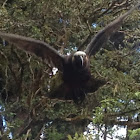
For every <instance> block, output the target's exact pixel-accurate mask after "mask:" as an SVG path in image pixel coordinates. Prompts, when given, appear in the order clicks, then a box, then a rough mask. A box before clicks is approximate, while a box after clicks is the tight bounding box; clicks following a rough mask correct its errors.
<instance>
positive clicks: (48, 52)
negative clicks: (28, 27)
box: [0, 32, 64, 71]
mask: <svg viewBox="0 0 140 140" xmlns="http://www.w3.org/2000/svg"><path fill="white" fill-rule="evenodd" d="M0 38H3V39H4V40H6V41H8V42H9V43H11V44H14V45H15V46H17V47H18V48H21V49H23V50H25V51H28V52H30V53H32V54H35V55H36V56H38V57H41V58H42V59H43V60H46V61H47V62H48V64H50V65H51V66H54V67H57V68H58V69H59V70H60V71H62V70H63V59H64V57H63V56H62V55H60V54H59V53H58V52H57V51H56V50H55V49H53V48H52V47H51V46H50V45H48V44H47V43H45V42H43V41H39V40H35V39H32V38H28V37H23V36H19V35H15V34H9V33H2V32H0Z"/></svg>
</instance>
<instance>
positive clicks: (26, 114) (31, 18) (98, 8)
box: [0, 0, 140, 140]
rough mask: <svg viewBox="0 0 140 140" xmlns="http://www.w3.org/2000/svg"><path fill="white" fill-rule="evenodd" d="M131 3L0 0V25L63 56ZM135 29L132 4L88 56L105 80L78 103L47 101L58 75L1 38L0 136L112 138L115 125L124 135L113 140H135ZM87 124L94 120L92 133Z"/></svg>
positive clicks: (138, 134)
mask: <svg viewBox="0 0 140 140" xmlns="http://www.w3.org/2000/svg"><path fill="white" fill-rule="evenodd" d="M137 2H138V1H136V0H132V1H129V0H119V1H118V0H106V1H105V0H98V1H97V0H82V1H80V0H47V1H45V0H21V1H19V0H1V1H0V19H1V20H0V31H3V32H8V33H14V34H19V35H23V36H27V37H32V38H35V39H38V40H42V41H45V42H47V43H49V44H50V45H51V46H53V47H54V48H55V49H56V50H58V51H59V52H60V53H61V54H68V53H70V52H72V51H76V50H77V49H78V47H86V46H87V45H88V43H89V42H90V40H91V38H93V37H94V36H95V35H96V33H97V32H98V31H99V30H101V29H103V28H104V27H105V26H106V25H107V24H108V23H110V22H111V21H113V20H114V19H116V18H117V17H118V16H119V15H121V14H122V13H125V12H126V11H128V10H129V9H130V8H131V7H132V6H134V5H135V4H136V3H137ZM139 32H140V12H139V9H137V10H135V11H134V12H133V13H132V14H131V15H130V16H129V17H128V18H127V19H126V20H125V22H124V23H123V25H122V27H121V29H120V30H119V31H118V32H115V33H114V34H112V35H111V37H110V39H109V41H108V42H107V44H105V46H104V47H103V48H101V49H100V51H99V52H98V53H97V54H96V55H95V56H94V57H92V58H91V72H92V76H93V77H94V78H95V79H104V80H105V81H107V82H106V84H105V85H103V86H101V87H100V88H99V89H98V90H97V91H95V92H93V93H89V94H88V95H87V96H86V99H85V101H84V102H83V103H82V104H75V103H74V102H73V101H71V100H68V101H65V100H60V99H57V98H56V99H50V98H49V97H48V95H49V94H50V93H51V91H53V90H54V89H56V88H57V87H58V85H59V84H60V83H61V82H62V81H61V79H60V78H59V75H58V74H57V73H56V74H54V73H53V72H54V70H52V69H53V68H52V67H50V66H49V65H46V64H45V63H44V62H43V61H42V60H40V59H39V58H37V57H36V56H33V55H30V54H28V53H26V52H24V51H22V50H19V49H17V48H16V47H15V46H13V45H10V44H8V43H7V42H6V41H4V40H2V39H1V40H0V95H1V100H0V132H1V134H0V137H1V139H2V140H8V139H14V140H15V139H16V140H22V139H28V140H30V139H31V140H32V139H34V140H38V139H43V140H45V139H47V140H66V139H68V140H75V139H76V140H78V139H79V140H80V139H82V140H85V139H91V140H92V139H93V138H94V139H100V137H102V138H103V139H104V140H106V139H107V137H115V136H114V131H115V130H114V126H116V128H119V127H120V126H121V127H125V128H126V130H127V134H126V137H119V136H118V139H120V140H122V139H126V138H127V139H130V140H133V139H139V138H140V129H139V127H140V120H139V113H140V103H139V101H140V72H139V71H140V61H139V60H140V37H139ZM88 124H92V127H93V131H92V133H91V131H90V130H88V129H89V128H88V127H87V126H88ZM85 131H86V134H85V135H84V132H85ZM96 132H97V133H96ZM9 137H10V138H9Z"/></svg>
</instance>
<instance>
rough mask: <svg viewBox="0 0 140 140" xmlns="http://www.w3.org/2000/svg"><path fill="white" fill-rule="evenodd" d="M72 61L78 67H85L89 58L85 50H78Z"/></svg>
mask: <svg viewBox="0 0 140 140" xmlns="http://www.w3.org/2000/svg"><path fill="white" fill-rule="evenodd" d="M72 63H73V64H74V66H75V67H77V68H84V67H86V66H87V63H89V62H88V58H87V55H86V53H85V52H83V51H77V52H75V53H74V54H73V56H72Z"/></svg>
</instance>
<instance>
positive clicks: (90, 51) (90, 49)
mask: <svg viewBox="0 0 140 140" xmlns="http://www.w3.org/2000/svg"><path fill="white" fill-rule="evenodd" d="M138 6H140V3H138V4H137V5H135V6H134V7H133V8H131V9H130V10H129V11H128V12H126V13H125V14H123V15H122V16H120V17H118V18H117V19H116V20H114V21H113V22H111V23H110V24H108V25H107V26H106V27H105V28H104V29H103V30H101V31H99V32H98V33H97V34H96V36H95V37H94V38H93V39H92V40H91V42H90V43H89V44H88V46H87V48H86V50H85V52H86V54H87V55H88V56H89V57H90V56H91V55H95V54H96V53H97V52H98V51H99V50H100V48H101V47H102V46H103V45H104V44H105V43H106V42H107V40H108V38H109V37H110V36H111V34H112V33H113V32H116V31H117V30H118V29H119V27H120V26H121V25H122V23H123V20H124V19H125V18H126V17H127V16H128V15H129V14H131V13H132V11H134V10H135V9H136V8H137V7H138Z"/></svg>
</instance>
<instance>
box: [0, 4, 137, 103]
mask: <svg viewBox="0 0 140 140" xmlns="http://www.w3.org/2000/svg"><path fill="white" fill-rule="evenodd" d="M138 6H139V4H137V5H136V6H134V7H133V8H132V9H130V10H129V11H128V12H126V13H125V14H123V15H121V16H120V17H118V18H117V19H116V20H114V21H113V22H111V23H110V24H108V25H107V26H106V27H105V28H104V29H102V30H101V31H99V32H98V33H97V34H96V35H95V37H94V38H93V39H92V40H91V41H90V43H89V44H88V46H87V48H86V49H85V51H81V50H78V51H77V52H74V53H72V54H71V55H61V54H60V53H59V52H58V51H56V50H55V49H54V48H53V47H51V46H50V45H49V44H47V43H45V42H43V41H39V40H35V39H33V38H29V37H23V36H20V35H15V34H9V33H2V32H0V37H1V38H3V39H5V40H6V41H8V42H10V43H11V44H14V45H15V46H17V47H18V48H20V49H23V50H25V51H27V52H29V53H32V54H35V55H36V56H38V57H40V58H42V59H43V60H45V61H47V62H48V63H49V64H50V65H51V66H52V67H56V68H58V70H59V71H60V72H61V73H62V79H63V82H64V84H65V86H66V89H67V90H66V91H65V92H67V93H66V94H65V95H64V96H65V97H64V99H72V100H74V101H77V100H83V99H84V98H85V94H86V91H88V90H86V88H87V87H88V86H87V83H88V82H89V81H90V79H91V73H90V57H91V56H92V55H95V54H96V53H97V52H98V51H99V50H100V48H101V47H103V45H104V44H105V43H106V42H107V40H108V39H109V37H110V36H111V34H112V33H114V32H116V31H117V30H118V29H119V27H120V26H121V25H122V23H123V20H124V19H125V18H126V17H127V16H128V15H129V14H130V13H131V12H132V11H133V10H134V9H136V8H137V7H138ZM95 85H96V84H95ZM95 88H96V87H95Z"/></svg>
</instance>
